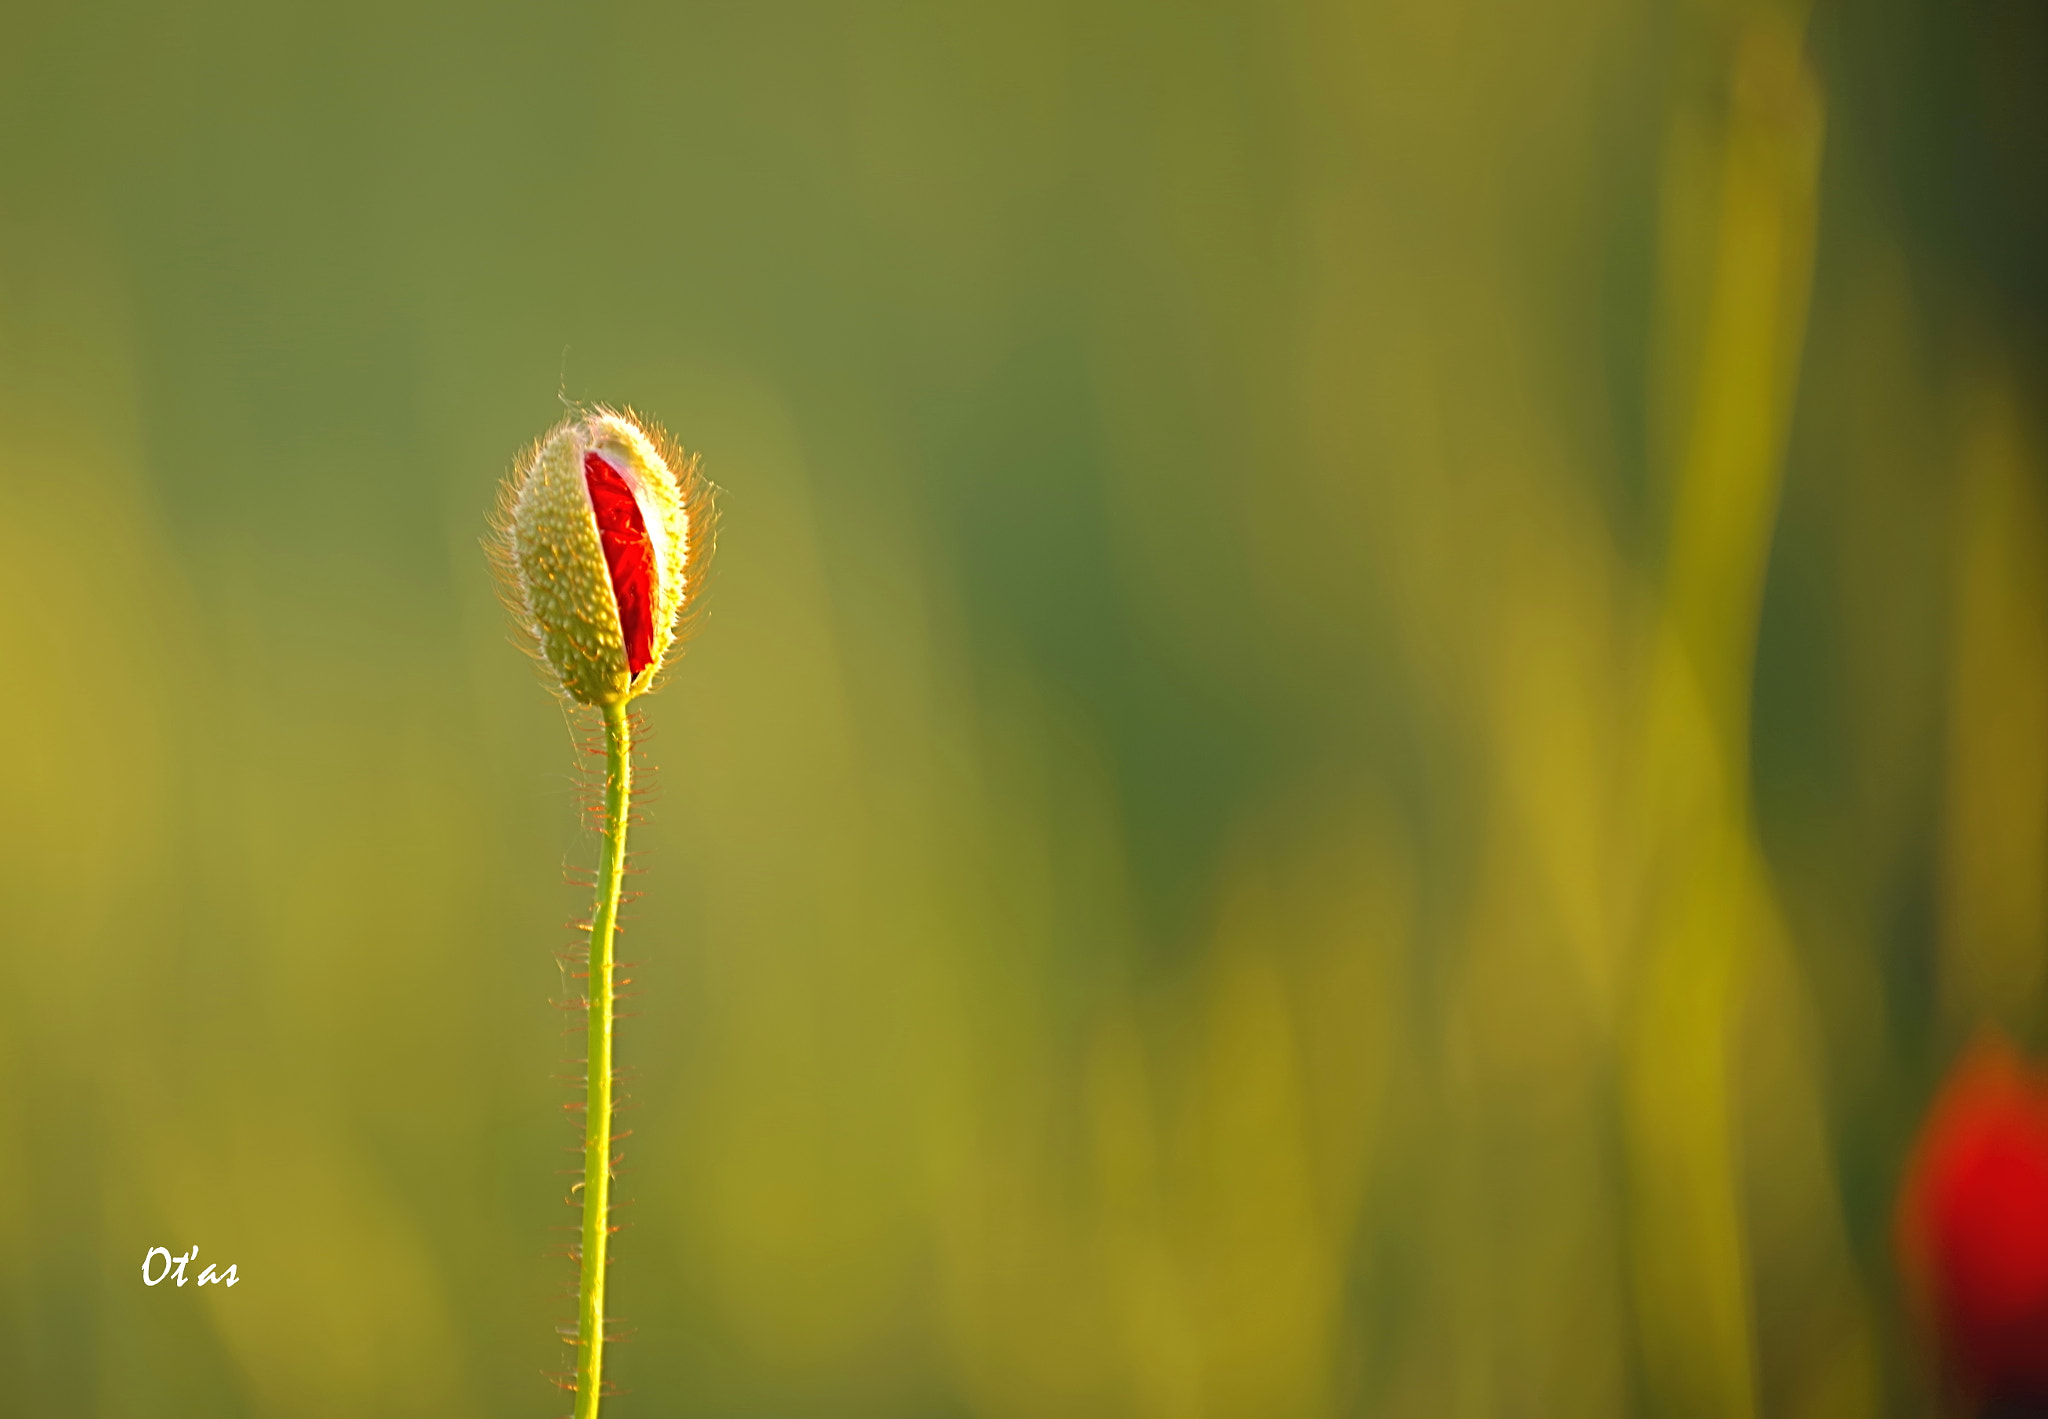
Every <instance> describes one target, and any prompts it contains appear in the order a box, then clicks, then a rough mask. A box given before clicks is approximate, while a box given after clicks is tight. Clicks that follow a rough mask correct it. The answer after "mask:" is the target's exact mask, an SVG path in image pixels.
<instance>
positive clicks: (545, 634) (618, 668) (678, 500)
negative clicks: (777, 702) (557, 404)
mask: <svg viewBox="0 0 2048 1419" xmlns="http://www.w3.org/2000/svg"><path fill="white" fill-rule="evenodd" d="M706 491H707V490H706V485H705V484H704V482H703V480H702V479H701V478H700V477H699V476H698V474H697V462H696V460H695V459H694V458H686V457H685V456H684V455H683V453H682V451H681V450H680V449H678V448H676V447H675V446H674V445H673V444H672V443H670V442H669V440H668V438H667V436H666V435H664V434H663V433H662V432H661V430H660V429H659V428H657V427H655V426H653V425H650V424H646V423H643V422H642V421H641V420H639V419H637V418H636V417H635V416H634V415H632V414H631V413H630V412H628V413H624V414H620V413H614V412H613V411H612V410H610V409H605V408H598V409H595V410H593V411H591V412H589V413H581V414H577V415H574V416H573V417H571V418H568V419H565V420H563V421H562V422H561V423H560V424H557V425H556V426H555V427H554V428H553V429H551V430H549V431H548V433H547V435H546V436H545V437H544V438H542V439H541V440H540V442H539V443H537V444H535V445H534V446H533V447H532V448H531V449H529V450H527V452H526V453H525V455H524V456H522V457H521V459H520V461H519V464H518V466H517V467H516V468H515V469H514V470H513V473H512V477H511V480H510V481H509V482H508V484H507V485H506V497H505V501H504V506H503V511H502V514H501V518H500V527H499V532H498V539H497V542H496V544H495V545H494V546H493V547H492V552H493V556H494V559H495V560H496V561H497V563H498V565H499V567H500V570H501V573H502V574H503V575H504V576H505V578H506V581H507V583H508V585H507V588H506V590H507V598H506V599H507V600H508V601H510V602H511V603H512V606H513V609H514V611H515V612H516V613H517V614H518V615H519V616H520V618H521V620H522V621H523V622H524V624H525V626H526V628H527V630H528V631H529V632H530V633H531V635H532V637H533V642H534V646H535V649H537V651H538V652H539V654H540V657H541V659H542V661H543V662H544V663H545V664H546V665H547V667H548V669H549V671H550V672H552V677H553V679H554V680H555V682H556V683H557V684H558V685H560V687H561V689H562V692H563V693H564V694H566V695H568V696H569V698H570V699H572V700H576V701H578V702H580V703H582V704H586V705H605V704H613V703H616V702H617V701H620V700H626V699H631V698H632V697H633V696H635V695H637V694H639V693H641V692H642V691H643V690H645V689H646V688H647V687H648V685H649V683H650V682H651V681H652V680H653V678H654V676H655V674H656V672H658V671H659V670H660V668H661V662H662V657H663V656H664V655H665V654H666V653H667V651H668V648H669V646H670V644H671V643H672V642H673V641H674V639H675V635H676V628H677V623H678V618H679V617H680V616H681V615H682V614H683V612H684V610H685V608H686V607H687V606H688V605H689V603H690V602H691V601H692V600H693V599H694V597H695V595H696V591H697V587H698V585H699V583H701V581H702V580H703V566H702V564H703V562H704V560H705V555H706V553H708V552H709V550H710V545H711V543H710V537H709V532H710V526H709V513H710V504H709V500H708V498H707V497H706V495H705V494H706Z"/></svg>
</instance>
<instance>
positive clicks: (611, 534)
mask: <svg viewBox="0 0 2048 1419" xmlns="http://www.w3.org/2000/svg"><path fill="white" fill-rule="evenodd" d="M583 480H584V482H585V483H586V484H587V485H588V487H589V488H590V506H591V511H592V512H594V513H595V514H596V516H597V534H598V537H599V539H600V540H601V541H602V542H603V544H604V560H605V566H606V567H607V568H608V569H609V570H610V572H611V577H612V596H613V598H614V599H615V600H616V601H617V602H618V603H619V631H620V633H621V635H622V636H623V637H624V638H625V642H626V673H627V674H629V675H638V674H639V673H640V672H641V671H642V670H645V669H646V668H647V665H648V662H649V661H651V660H653V659H654V544H653V543H652V542H650V541H648V539H647V522H646V519H645V517H644V516H643V515H642V514H641V511H640V503H639V501H638V500H637V499H636V498H634V496H633V490H632V489H631V488H629V487H627V486H626V480H625V477H624V476H623V475H622V474H621V473H620V472H619V470H618V469H616V468H614V467H612V466H611V464H609V463H607V462H606V461H605V459H604V456H603V455H602V454H599V453H597V452H595V451H592V452H590V453H586V454H584V455H583Z"/></svg>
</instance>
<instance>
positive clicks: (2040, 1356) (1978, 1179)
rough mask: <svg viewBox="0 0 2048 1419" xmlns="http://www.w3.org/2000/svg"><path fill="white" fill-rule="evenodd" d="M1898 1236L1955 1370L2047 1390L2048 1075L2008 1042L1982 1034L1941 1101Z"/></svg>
mask: <svg viewBox="0 0 2048 1419" xmlns="http://www.w3.org/2000/svg"><path fill="white" fill-rule="evenodd" d="M1899 1240H1900V1246H1901V1249H1902V1251H1903V1252H1904V1259H1905V1262H1906V1265H1907V1269H1908V1271H1909V1272H1910V1273H1911V1279H1912V1280H1914V1281H1915V1282H1916V1283H1917V1284H1918V1285H1919V1287H1920V1289H1921V1291H1922V1295H1923V1299H1924V1300H1925V1302H1926V1303H1927V1304H1928V1306H1929V1307H1930V1310H1931V1312H1932V1318H1933V1320H1934V1322H1935V1325H1936V1327H1937V1329H1938V1332H1939V1338H1940V1341H1941V1344H1942V1348H1943V1351H1944V1356H1945V1358H1946V1360H1947V1361H1948V1363H1949V1365H1950V1367H1951V1368H1952V1371H1953V1373H1954V1375H1955V1377H1956V1378H1957V1379H1959V1380H1960V1381H1961V1382H1962V1383H1963V1385H1964V1386H1965V1387H1966V1388H1967V1389H1968V1390H1970V1391H1971V1392H1972V1393H1974V1394H1976V1395H1978V1396H1981V1397H1986V1398H1993V1399H2005V1400H2018V1399H2027V1400H2048V1080H2043V1079H2040V1078H2036V1077H2033V1076H2032V1075H2030V1074H2029V1073H2028V1071H2027V1070H2026V1068H2025V1066H2024V1065H2023V1064H2022V1063H2021V1062H2020V1060H2019V1058H2018V1056H2017V1055H2015V1054H2014V1053H2013V1052H2012V1050H2011V1049H2010V1048H2009V1047H2008V1046H2006V1045H2004V1044H2002V1043H1987V1044H1984V1045H1980V1046H1979V1047H1978V1048H1977V1049H1976V1050H1974V1051H1973V1052H1972V1053H1971V1055H1970V1056H1969V1057H1968V1058H1967V1059H1966V1060H1964V1061H1963V1063H1962V1064H1961V1065H1959V1066H1958V1067H1957V1069H1956V1071H1955V1073H1954V1074H1953V1075H1952V1076H1951V1077H1950V1080H1949V1083H1948V1084H1947V1086H1946V1087H1945V1088H1944V1089H1943V1090H1942V1093H1941V1097H1940V1098H1939V1099H1938V1100H1937V1101H1936V1102H1935V1106H1934V1108H1933V1110H1932V1111H1931V1113H1930V1114H1929V1116H1928V1120H1927V1124H1926V1127H1925V1128H1924V1129H1923V1131H1922V1133H1921V1136H1920V1142H1919V1146H1918V1148H1917V1149H1916V1151H1915V1155H1914V1160H1913V1166H1912V1170H1911V1172H1910V1173H1909V1174H1908V1177H1907V1181H1906V1187H1905V1191H1904V1193H1903V1195H1902V1196H1901V1198H1900V1209H1899Z"/></svg>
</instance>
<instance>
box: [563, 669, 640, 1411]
mask: <svg viewBox="0 0 2048 1419" xmlns="http://www.w3.org/2000/svg"><path fill="white" fill-rule="evenodd" d="M632 797H633V741H632V731H631V729H630V728H629V727H628V726H627V723H626V705H625V702H624V701H623V700H621V701H617V702H615V703H612V704H608V705H606V706H605V707H604V858H603V861H602V862H601V864H600V865H599V867H598V872H597V908H596V911H595V912H594V913H593V914H592V915H591V918H590V975H589V982H588V985H587V988H586V995H587V998H588V1000H589V1003H590V1040H589V1049H588V1051H587V1053H586V1056H585V1057H586V1059H587V1060H588V1063H587V1065H586V1079H587V1081H588V1082H587V1089H586V1093H585V1103H584V1113H583V1251H582V1273H583V1274H582V1284H581V1286H580V1287H579V1288H578V1293H577V1302H576V1419H597V1401H598V1388H599V1386H600V1385H601V1384H602V1383H603V1382H604V1274H605V1243H606V1242H607V1241H608V1240H609V1239H610V1236H611V1227H610V1221H611V1191H612V1158H611V1154H612V929H613V927H615V926H616V925H617V924H618V919H619V883H620V880H621V879H622V878H623V877H624V875H625V870H626V807H627V805H628V804H629V803H630V802H631V801H632Z"/></svg>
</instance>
